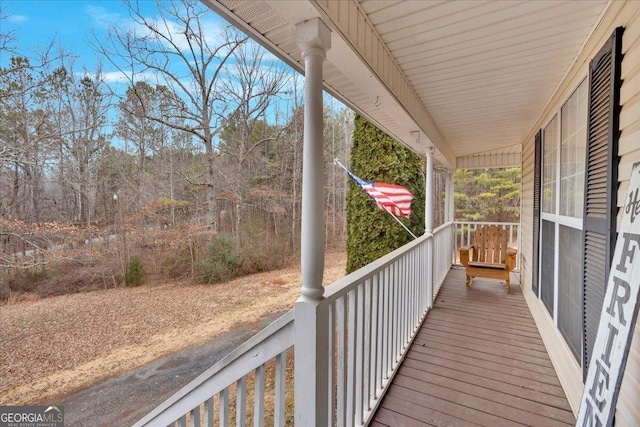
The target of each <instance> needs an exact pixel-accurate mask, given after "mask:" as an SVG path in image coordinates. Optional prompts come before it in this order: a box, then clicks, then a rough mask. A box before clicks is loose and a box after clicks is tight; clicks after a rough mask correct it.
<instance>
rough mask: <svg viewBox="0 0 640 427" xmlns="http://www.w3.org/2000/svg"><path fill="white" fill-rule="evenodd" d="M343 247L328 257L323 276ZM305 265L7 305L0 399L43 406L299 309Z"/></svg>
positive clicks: (335, 269) (1, 312)
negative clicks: (230, 277) (218, 279)
mask: <svg viewBox="0 0 640 427" xmlns="http://www.w3.org/2000/svg"><path fill="white" fill-rule="evenodd" d="M345 258H346V257H345V254H344V253H329V254H327V257H326V268H325V280H324V282H325V283H330V282H333V281H335V280H337V279H339V278H340V277H342V276H344V271H345ZM300 284H301V279H300V272H299V269H298V268H287V269H282V270H277V271H272V272H268V273H261V274H255V275H251V276H246V277H243V278H240V279H236V280H233V281H230V282H227V283H221V284H217V285H197V286H194V285H188V284H187V283H185V282H173V283H165V284H158V285H145V286H141V287H139V288H117V289H108V290H101V291H94V292H87V293H82V294H74V295H62V296H58V297H53V298H44V299H40V300H35V301H34V300H28V301H22V302H18V301H13V304H11V305H4V306H2V307H0V342H1V343H2V351H1V352H0V378H1V379H2V381H0V404H3V405H22V404H42V403H45V402H51V401H52V400H54V399H60V398H62V397H63V396H66V395H68V394H70V393H72V392H73V391H76V390H79V389H81V388H84V387H87V386H89V385H91V384H94V383H96V382H99V381H102V380H104V379H107V378H109V377H113V376H116V375H120V374H122V373H124V372H126V371H129V370H131V369H134V368H136V367H139V366H142V365H144V364H147V363H149V362H151V361H153V360H155V359H157V358H159V357H161V356H165V355H168V354H171V353H174V352H177V351H179V350H182V349H184V348H187V347H189V346H193V345H197V344H202V343H204V342H206V341H208V340H211V339H213V338H215V337H216V336H218V335H220V334H221V333H223V332H225V331H228V330H230V329H233V328H235V327H238V326H240V325H245V324H251V323H253V322H256V321H257V320H259V319H260V318H261V317H263V316H265V315H267V314H269V313H274V312H278V311H282V310H287V309H290V308H292V307H293V303H294V302H295V300H296V299H297V297H298V296H299V294H300Z"/></svg>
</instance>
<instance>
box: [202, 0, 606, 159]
mask: <svg viewBox="0 0 640 427" xmlns="http://www.w3.org/2000/svg"><path fill="white" fill-rule="evenodd" d="M202 1H203V2H204V3H205V4H207V5H209V6H210V7H211V8H212V9H214V10H216V11H217V12H218V13H220V14H221V15H223V17H225V18H226V19H228V20H230V21H231V22H232V23H234V24H235V25H237V26H239V27H241V28H242V29H243V30H245V31H247V32H249V33H250V35H252V37H254V38H256V39H257V40H258V41H259V42H260V43H262V44H263V45H265V46H266V47H267V48H269V49H270V50H271V51H272V52H273V53H275V54H276V55H278V56H280V57H281V58H282V59H283V60H285V61H286V62H288V63H289V64H291V65H292V66H294V67H297V68H298V69H301V68H302V63H301V57H300V49H299V48H298V46H297V45H296V43H295V24H296V23H299V22H302V21H304V20H306V19H310V18H313V17H320V18H321V19H322V20H323V21H325V23H327V25H328V26H329V27H330V28H331V29H332V31H333V33H334V34H333V35H332V44H333V46H332V50H334V52H333V53H332V52H331V51H329V53H328V59H327V63H326V64H325V83H326V87H327V89H328V90H329V91H330V92H331V93H332V94H334V95H335V96H337V97H339V98H340V99H342V100H343V101H344V102H345V103H347V104H348V105H349V106H351V107H352V108H354V109H356V110H357V111H358V112H360V113H362V114H364V115H366V116H367V117H368V118H369V119H371V120H373V121H374V122H375V123H376V124H377V125H378V126H380V127H382V128H384V129H385V130H386V131H387V132H388V133H390V134H392V135H393V136H395V137H396V138H398V139H400V140H402V141H403V142H404V143H405V144H406V145H408V146H409V147H411V148H413V149H414V150H415V151H417V152H419V153H420V154H424V149H425V147H426V146H429V145H433V146H435V147H436V149H437V150H438V156H439V160H440V161H441V163H444V164H447V165H450V166H453V167H454V166H455V159H456V158H460V157H465V156H471V155H478V154H481V153H485V152H492V151H495V150H500V149H505V148H506V147H514V146H519V145H520V144H521V143H522V140H523V138H525V137H526V135H527V134H529V132H530V131H531V128H532V126H533V125H534V122H535V121H536V119H537V118H538V115H539V114H540V112H541V111H542V109H543V108H544V106H545V104H546V103H547V102H548V100H549V99H550V98H551V96H552V94H553V92H554V90H555V89H556V88H557V86H558V85H559V83H560V81H561V80H562V78H563V76H564V75H565V73H566V72H567V70H568V69H569V67H570V66H571V65H572V64H573V62H574V60H575V58H576V56H577V55H578V53H579V52H580V50H581V48H582V47H583V44H584V42H585V40H586V39H587V38H588V36H589V34H590V33H591V31H593V29H594V27H595V25H596V24H597V23H598V21H599V18H600V16H601V15H602V13H603V11H604V9H605V8H606V7H607V5H608V1H607V0H589V1H559V0H558V1H548V0H546V1H534V0H525V1H507V0H498V1H481V0H469V1H465V0H456V1H440V0H438V1H435V0H420V1H418V0H416V1H392V0H360V1H358V0H340V1H331V0H296V1H277V0H263V1H252V0H242V1H240V0H202ZM354 25H355V26H357V27H358V28H359V29H361V28H365V31H366V33H365V34H364V35H363V36H362V40H360V33H358V32H357V31H356V32H353V34H354V36H353V37H351V38H350V31H351V30H353V28H352V27H353V26H354ZM358 31H360V30H358ZM356 35H357V37H356ZM367 41H368V43H369V44H370V43H372V41H373V43H376V44H374V45H373V46H374V47H373V48H369V47H368V45H367ZM345 46H346V48H345ZM368 49H369V50H368ZM371 51H373V52H371ZM377 52H380V53H379V54H378V53H377ZM388 55H390V57H391V60H390V61H391V62H390V63H391V65H392V66H389V65H385V64H382V62H383V59H384V58H385V57H386V56H388ZM377 64H380V68H379V69H377V68H376V66H377ZM359 67H360V68H359ZM363 67H364V68H363ZM354 70H358V71H354ZM361 70H365V72H366V73H367V75H362V72H361ZM356 73H358V74H357V75H359V76H360V78H356V77H355V75H356ZM396 74H397V75H396ZM369 77H370V80H371V81H368V80H369V79H368V78H369ZM397 81H401V82H406V83H407V85H408V88H409V89H408V90H404V92H402V93H401V89H398V88H399V87H401V85H394V84H393V83H394V82H397ZM414 98H416V99H417V103H418V104H420V105H415V104H416V102H414V101H413V99H414ZM422 111H424V112H425V114H422ZM416 129H418V130H419V133H420V135H417V134H416ZM420 136H422V137H420ZM510 149H511V148H510Z"/></svg>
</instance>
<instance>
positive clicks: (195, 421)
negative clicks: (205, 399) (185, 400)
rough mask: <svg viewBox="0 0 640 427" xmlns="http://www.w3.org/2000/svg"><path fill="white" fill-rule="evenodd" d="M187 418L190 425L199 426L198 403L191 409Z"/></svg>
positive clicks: (192, 426)
mask: <svg viewBox="0 0 640 427" xmlns="http://www.w3.org/2000/svg"><path fill="white" fill-rule="evenodd" d="M189 418H190V419H189V424H191V427H200V405H198V406H196V407H195V408H193V409H192V410H191V412H190V413H189Z"/></svg>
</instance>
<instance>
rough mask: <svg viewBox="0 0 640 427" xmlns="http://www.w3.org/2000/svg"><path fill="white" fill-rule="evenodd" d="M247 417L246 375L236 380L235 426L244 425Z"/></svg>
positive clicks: (242, 426)
mask: <svg viewBox="0 0 640 427" xmlns="http://www.w3.org/2000/svg"><path fill="white" fill-rule="evenodd" d="M246 418H247V376H246V375H245V376H243V377H242V378H240V379H239V380H238V381H236V427H244V426H245V424H246Z"/></svg>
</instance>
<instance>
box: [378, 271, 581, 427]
mask: <svg viewBox="0 0 640 427" xmlns="http://www.w3.org/2000/svg"><path fill="white" fill-rule="evenodd" d="M513 279H514V275H512V280H513ZM464 282H465V271H464V269H463V268H455V267H454V268H452V269H451V270H450V272H449V274H448V275H447V278H446V279H445V281H444V283H443V285H442V288H441V290H440V293H439V294H438V297H437V299H436V301H435V304H434V308H433V309H432V310H431V311H430V312H429V314H428V315H427V318H426V320H425V321H424V323H423V325H422V327H421V328H420V331H419V332H418V334H417V336H416V338H415V340H414V342H413V344H412V346H411V348H410V349H409V352H408V353H407V355H406V358H405V359H404V361H403V362H402V365H401V367H400V368H399V370H398V372H397V374H396V376H395V377H394V379H393V382H392V384H391V386H390V387H389V389H388V391H387V393H386V395H385V397H384V398H383V400H382V402H381V404H380V406H379V408H378V410H377V412H376V414H375V417H374V418H373V422H372V423H371V426H393V427H397V426H425V425H433V426H445V425H446V426H456V425H460V426H466V425H481V426H492V427H493V426H521V425H531V426H545V427H546V426H567V425H574V424H575V417H574V416H573V413H572V412H571V408H570V406H569V402H568V401H567V398H566V396H565V394H564V391H563V390H562V387H561V385H560V382H559V381H558V377H557V376H556V373H555V370H554V368H553V366H552V364H551V361H550V360H549V356H548V354H547V351H546V350H545V347H544V344H543V342H542V339H541V338H540V335H539V333H538V330H537V328H536V325H535V323H534V321H533V318H532V317H531V314H530V312H529V309H528V308H527V304H526V302H525V300H524V297H523V295H522V291H521V290H520V287H519V286H517V285H516V283H517V282H516V283H513V284H512V287H511V293H509V294H507V293H505V287H504V284H503V283H502V282H499V281H497V280H487V279H474V281H473V285H472V286H471V287H470V288H469V289H466V288H465V285H464ZM514 285H515V286H514Z"/></svg>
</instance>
